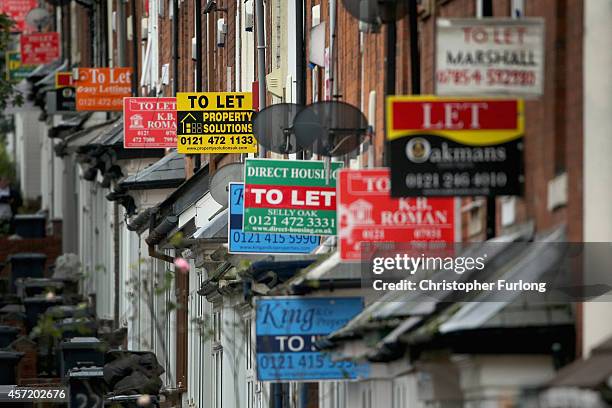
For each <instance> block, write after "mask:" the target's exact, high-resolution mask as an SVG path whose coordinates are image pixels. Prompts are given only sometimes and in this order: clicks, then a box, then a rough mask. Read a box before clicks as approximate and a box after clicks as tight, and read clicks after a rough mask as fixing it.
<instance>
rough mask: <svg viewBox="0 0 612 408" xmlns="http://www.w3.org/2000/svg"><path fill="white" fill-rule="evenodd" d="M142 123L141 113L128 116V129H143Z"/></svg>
mask: <svg viewBox="0 0 612 408" xmlns="http://www.w3.org/2000/svg"><path fill="white" fill-rule="evenodd" d="M143 128H144V123H143V118H142V116H141V115H134V116H132V117H130V129H143Z"/></svg>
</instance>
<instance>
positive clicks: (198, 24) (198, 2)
mask: <svg viewBox="0 0 612 408" xmlns="http://www.w3.org/2000/svg"><path fill="white" fill-rule="evenodd" d="M201 10H202V0H195V18H196V20H195V36H196V66H195V69H196V78H195V79H196V92H202V11H201Z"/></svg>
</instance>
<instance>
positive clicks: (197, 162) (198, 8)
mask: <svg viewBox="0 0 612 408" xmlns="http://www.w3.org/2000/svg"><path fill="white" fill-rule="evenodd" d="M195 37H196V60H195V62H196V64H195V70H196V77H195V80H196V92H202V0H195ZM201 165H202V161H201V156H200V155H199V154H195V155H194V156H193V171H194V173H195V172H196V171H198V170H200V167H201Z"/></svg>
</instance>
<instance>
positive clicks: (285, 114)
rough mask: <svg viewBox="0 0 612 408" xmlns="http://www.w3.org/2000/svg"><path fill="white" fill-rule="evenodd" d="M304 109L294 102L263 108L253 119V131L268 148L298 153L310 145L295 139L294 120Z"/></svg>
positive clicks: (276, 151)
mask: <svg viewBox="0 0 612 408" xmlns="http://www.w3.org/2000/svg"><path fill="white" fill-rule="evenodd" d="M303 109H304V107H303V106H302V105H296V104H294V103H278V104H274V105H270V106H268V107H267V108H265V109H263V110H261V111H260V112H258V113H257V114H256V115H255V118H254V119H253V133H254V134H255V137H257V141H258V142H259V144H261V145H262V146H263V147H265V148H266V149H268V150H270V151H272V152H274V153H279V154H290V153H297V152H300V151H302V150H304V148H306V147H308V146H304V145H300V144H298V142H297V141H296V139H295V133H294V131H293V130H294V129H293V122H294V120H295V117H296V116H297V115H298V114H299V113H300V112H301V111H302V110H303Z"/></svg>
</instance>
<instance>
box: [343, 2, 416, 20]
mask: <svg viewBox="0 0 612 408" xmlns="http://www.w3.org/2000/svg"><path fill="white" fill-rule="evenodd" d="M410 1H411V0H342V4H343V5H344V8H345V9H346V11H348V13H349V14H350V15H352V16H353V17H354V18H356V19H357V20H359V21H363V22H364V23H368V24H375V25H376V24H386V23H391V22H393V21H397V20H400V19H402V18H403V17H404V16H405V15H406V14H407V13H408V3H409V2H410ZM414 1H416V0H414Z"/></svg>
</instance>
